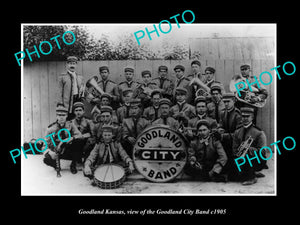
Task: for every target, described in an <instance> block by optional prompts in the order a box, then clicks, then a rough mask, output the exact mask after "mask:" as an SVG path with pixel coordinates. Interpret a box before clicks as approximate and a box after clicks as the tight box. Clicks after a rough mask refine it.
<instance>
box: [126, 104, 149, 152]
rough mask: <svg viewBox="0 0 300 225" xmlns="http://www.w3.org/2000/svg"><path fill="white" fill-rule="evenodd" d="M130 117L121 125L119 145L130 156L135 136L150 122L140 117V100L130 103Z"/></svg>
mask: <svg viewBox="0 0 300 225" xmlns="http://www.w3.org/2000/svg"><path fill="white" fill-rule="evenodd" d="M130 113H131V117H129V118H127V119H124V120H123V123H122V137H121V144H122V146H123V148H124V149H125V151H126V152H127V154H128V155H130V156H131V155H132V150H133V146H134V144H135V142H136V138H137V136H138V135H139V134H140V133H141V132H142V131H143V130H144V129H145V128H146V127H147V126H148V125H150V122H149V121H148V120H146V119H145V118H143V117H141V100H140V99H132V100H131V101H130Z"/></svg>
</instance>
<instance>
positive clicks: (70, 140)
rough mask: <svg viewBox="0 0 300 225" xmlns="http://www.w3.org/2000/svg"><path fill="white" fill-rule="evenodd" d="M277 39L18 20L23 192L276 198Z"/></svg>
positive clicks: (229, 29)
mask: <svg viewBox="0 0 300 225" xmlns="http://www.w3.org/2000/svg"><path fill="white" fill-rule="evenodd" d="M167 31H168V32H167ZM276 35H277V27H276V24H275V23H262V24H259V23H256V24H248V23H236V24H235V23H228V24H217V23H216V24H214V23H209V24H205V23H204V24H199V23H189V24H188V23H186V22H185V23H180V26H178V24H176V23H174V22H173V21H171V23H163V24H162V23H159V25H158V24H156V25H155V24H150V23H144V24H130V23H127V24H113V23H110V24H89V23H75V24H60V23H53V24H48V23H45V24H43V23H37V24H36V23H34V24H31V23H22V24H21V47H22V48H21V51H20V52H16V54H15V59H16V66H18V65H19V66H21V102H22V104H21V145H22V150H23V152H22V153H21V152H20V154H19V155H17V153H14V152H11V153H10V154H11V156H12V163H14V162H15V159H16V158H17V157H20V161H21V195H22V196H89V195H90V196H98V195H99V196H103V195H107V196H110V195H114V196H115V195H119V196H128V195H134V196H151V195H155V196H167V195H168V196H176V195H192V196H193V195H195V196H202V195H203V196H206V195H208V196H220V195H221V196H240V195H245V196H276V194H277V189H276V186H277V180H276V176H277V164H276V157H277V151H276V150H275V149H274V146H272V145H271V144H272V143H274V142H276V140H277V139H276V138H277V135H276V112H277V107H276V82H277V81H276V80H277V77H276V73H275V71H274V67H276V66H277V62H276V45H277V40H276ZM286 67H290V65H287V66H286ZM294 68H295V67H294ZM287 71H290V69H289V70H288V69H287ZM268 74H269V75H268ZM270 74H271V76H270ZM272 75H273V77H272ZM265 146H268V147H269V148H267V147H265ZM268 149H271V150H272V151H271V152H270V151H268ZM23 153H24V154H23Z"/></svg>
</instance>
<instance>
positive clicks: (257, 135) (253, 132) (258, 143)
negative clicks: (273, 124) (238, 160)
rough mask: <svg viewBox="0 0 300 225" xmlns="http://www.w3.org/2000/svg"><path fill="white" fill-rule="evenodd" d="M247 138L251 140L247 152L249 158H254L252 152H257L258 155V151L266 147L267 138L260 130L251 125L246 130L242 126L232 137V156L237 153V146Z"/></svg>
mask: <svg viewBox="0 0 300 225" xmlns="http://www.w3.org/2000/svg"><path fill="white" fill-rule="evenodd" d="M249 136H251V137H252V138H253V142H252V144H251V147H250V148H249V151H248V155H249V156H255V155H254V151H257V155H258V151H259V150H260V149H261V148H262V147H264V146H266V145H267V138H266V135H265V133H264V132H263V131H262V130H260V129H259V128H258V127H256V126H254V125H253V124H251V125H250V126H249V127H248V128H245V127H244V126H242V127H241V128H239V129H237V130H236V131H235V132H234V135H233V144H232V149H233V153H234V154H236V153H237V151H238V148H239V146H240V145H241V144H242V142H243V141H245V140H247V139H248V138H249ZM262 154H264V152H262Z"/></svg>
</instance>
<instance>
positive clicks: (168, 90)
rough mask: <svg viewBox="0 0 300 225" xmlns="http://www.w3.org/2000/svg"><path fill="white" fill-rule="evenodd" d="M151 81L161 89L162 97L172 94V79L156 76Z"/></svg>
mask: <svg viewBox="0 0 300 225" xmlns="http://www.w3.org/2000/svg"><path fill="white" fill-rule="evenodd" d="M152 82H153V83H155V84H156V86H157V87H158V88H160V89H161V90H163V91H162V92H161V94H162V96H163V97H164V98H170V97H171V96H172V94H173V90H174V82H173V81H172V80H170V79H168V78H166V79H162V78H160V77H156V78H154V79H153V80H152Z"/></svg>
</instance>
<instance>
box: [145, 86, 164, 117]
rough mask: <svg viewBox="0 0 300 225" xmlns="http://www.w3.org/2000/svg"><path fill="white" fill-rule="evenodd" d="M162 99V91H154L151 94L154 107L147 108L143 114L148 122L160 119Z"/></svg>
mask: <svg viewBox="0 0 300 225" xmlns="http://www.w3.org/2000/svg"><path fill="white" fill-rule="evenodd" d="M160 99H161V91H160V89H155V90H153V91H152V92H151V102H152V105H151V106H149V107H147V108H146V109H145V110H144V112H143V116H144V117H145V118H146V119H147V120H149V121H151V122H152V121H154V120H156V119H158V118H159V117H160V110H159V100H160Z"/></svg>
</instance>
